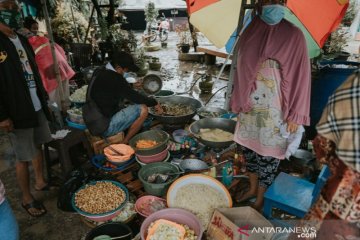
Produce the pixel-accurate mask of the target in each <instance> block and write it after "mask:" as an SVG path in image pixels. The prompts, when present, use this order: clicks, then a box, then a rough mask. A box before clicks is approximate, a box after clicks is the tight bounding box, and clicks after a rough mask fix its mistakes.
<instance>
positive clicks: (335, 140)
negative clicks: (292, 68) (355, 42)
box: [291, 71, 360, 239]
mask: <svg viewBox="0 0 360 240" xmlns="http://www.w3.org/2000/svg"><path fill="white" fill-rule="evenodd" d="M359 110H360V72H359V71H357V73H355V74H353V75H352V76H350V77H349V78H348V79H347V80H345V82H344V83H343V84H342V85H341V86H340V87H339V88H338V89H337V90H336V91H335V92H334V94H332V95H331V96H330V97H329V100H328V103H327V105H326V107H325V109H324V111H323V114H322V116H321V118H320V121H319V123H318V124H317V126H316V129H317V132H318V135H317V136H316V137H315V139H314V140H313V146H314V151H315V154H316V159H317V161H319V162H320V163H321V164H327V165H328V166H329V169H330V172H331V175H330V177H329V179H328V180H327V182H326V184H325V186H324V187H323V189H322V190H321V193H320V197H319V199H317V201H315V203H314V204H313V206H312V207H311V208H310V210H309V212H308V213H307V214H306V215H305V217H304V218H303V220H302V221H301V223H300V224H301V225H299V227H302V226H308V225H309V223H311V225H312V226H316V238H317V239H334V236H336V239H358V238H359V236H360V235H359V233H360V124H359V121H360V111H359ZM291 239H298V238H297V236H292V238H291Z"/></svg>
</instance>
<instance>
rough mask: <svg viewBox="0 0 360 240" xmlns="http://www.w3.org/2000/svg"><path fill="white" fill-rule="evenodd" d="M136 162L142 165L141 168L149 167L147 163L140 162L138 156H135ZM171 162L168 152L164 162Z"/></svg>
mask: <svg viewBox="0 0 360 240" xmlns="http://www.w3.org/2000/svg"><path fill="white" fill-rule="evenodd" d="M135 160H136V162H137V163H138V164H140V166H146V165H147V164H146V163H143V162H142V161H140V160H139V159H138V157H137V156H136V155H135ZM169 160H170V152H168V155H167V156H166V157H165V159H164V160H163V161H162V162H168V161H169ZM149 164H150V163H149Z"/></svg>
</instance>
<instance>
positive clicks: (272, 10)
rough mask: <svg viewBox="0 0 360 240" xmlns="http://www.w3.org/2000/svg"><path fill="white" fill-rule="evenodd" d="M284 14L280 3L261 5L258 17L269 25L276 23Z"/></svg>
mask: <svg viewBox="0 0 360 240" xmlns="http://www.w3.org/2000/svg"><path fill="white" fill-rule="evenodd" d="M284 15H285V8H284V6H282V5H279V4H275V5H265V6H263V7H262V13H261V16H260V18H261V19H262V20H263V21H264V22H266V23H267V24H269V25H275V24H278V23H279V22H280V21H281V20H282V19H283V18H284Z"/></svg>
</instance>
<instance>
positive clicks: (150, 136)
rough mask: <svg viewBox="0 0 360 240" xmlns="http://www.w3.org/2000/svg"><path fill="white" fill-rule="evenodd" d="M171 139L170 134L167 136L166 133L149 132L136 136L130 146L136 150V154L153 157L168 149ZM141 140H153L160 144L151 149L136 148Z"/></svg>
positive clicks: (158, 131) (160, 131)
mask: <svg viewBox="0 0 360 240" xmlns="http://www.w3.org/2000/svg"><path fill="white" fill-rule="evenodd" d="M169 138H170V136H169V134H167V133H166V132H165V131H162V130H149V131H145V132H142V133H139V134H136V135H135V136H134V137H133V138H131V139H130V141H129V145H130V146H131V147H132V148H133V149H134V150H135V153H136V154H139V155H142V156H151V155H154V154H158V153H160V152H162V151H164V150H165V149H166V148H167V143H168V141H169ZM139 140H153V141H156V142H158V144H157V145H156V146H154V147H151V148H136V143H137V141H139Z"/></svg>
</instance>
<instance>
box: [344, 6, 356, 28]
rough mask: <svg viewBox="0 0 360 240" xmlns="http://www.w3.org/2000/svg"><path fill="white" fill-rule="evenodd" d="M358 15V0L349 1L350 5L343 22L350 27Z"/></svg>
mask: <svg viewBox="0 0 360 240" xmlns="http://www.w3.org/2000/svg"><path fill="white" fill-rule="evenodd" d="M355 15H356V2H355V0H350V1H349V7H348V9H347V10H346V13H345V16H344V18H343V19H342V21H341V22H342V24H344V26H346V27H350V25H351V23H352V21H353V20H354V18H355Z"/></svg>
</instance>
